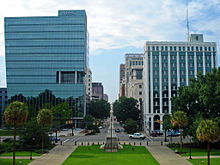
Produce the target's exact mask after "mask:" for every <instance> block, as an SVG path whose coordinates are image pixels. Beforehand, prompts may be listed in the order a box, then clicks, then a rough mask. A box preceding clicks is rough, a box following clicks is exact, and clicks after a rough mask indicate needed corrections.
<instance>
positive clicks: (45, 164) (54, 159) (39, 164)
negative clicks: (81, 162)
mask: <svg viewBox="0 0 220 165" xmlns="http://www.w3.org/2000/svg"><path fill="white" fill-rule="evenodd" d="M76 147H77V146H74V145H73V144H72V143H71V144H70V142H66V143H64V144H63V145H62V146H61V145H58V146H56V147H54V148H53V149H52V150H50V152H49V153H48V154H44V155H42V156H40V157H39V158H38V159H35V160H34V161H33V162H31V163H30V164H28V165H61V164H62V163H63V162H64V160H65V159H67V158H68V156H69V155H70V154H71V153H72V152H73V151H74V150H75V149H76Z"/></svg>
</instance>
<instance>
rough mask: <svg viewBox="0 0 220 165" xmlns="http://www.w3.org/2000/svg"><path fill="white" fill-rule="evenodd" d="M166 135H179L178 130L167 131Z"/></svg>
mask: <svg viewBox="0 0 220 165" xmlns="http://www.w3.org/2000/svg"><path fill="white" fill-rule="evenodd" d="M167 136H168V137H170V136H172V137H175V136H180V132H179V131H170V132H168V133H167Z"/></svg>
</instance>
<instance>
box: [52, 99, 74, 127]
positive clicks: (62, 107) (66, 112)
mask: <svg viewBox="0 0 220 165" xmlns="http://www.w3.org/2000/svg"><path fill="white" fill-rule="evenodd" d="M51 109H52V112H53V117H54V119H56V122H57V123H56V124H59V125H62V124H64V123H65V120H66V119H70V118H71V113H72V109H71V108H70V107H69V105H68V103H67V102H63V103H60V104H58V105H56V106H55V107H51Z"/></svg>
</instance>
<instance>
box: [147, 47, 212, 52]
mask: <svg viewBox="0 0 220 165" xmlns="http://www.w3.org/2000/svg"><path fill="white" fill-rule="evenodd" d="M147 49H148V51H150V50H153V51H155V50H157V51H159V50H161V51H168V49H169V50H170V51H177V50H178V51H186V50H187V51H194V50H195V51H215V50H216V49H215V47H210V46H209V47H206V46H205V47H204V46H148V47H147Z"/></svg>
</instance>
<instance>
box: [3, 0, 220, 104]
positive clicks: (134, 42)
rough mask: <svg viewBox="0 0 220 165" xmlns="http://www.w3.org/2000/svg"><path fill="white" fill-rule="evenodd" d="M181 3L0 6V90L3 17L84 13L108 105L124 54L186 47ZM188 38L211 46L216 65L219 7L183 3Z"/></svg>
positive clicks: (21, 2)
mask: <svg viewBox="0 0 220 165" xmlns="http://www.w3.org/2000/svg"><path fill="white" fill-rule="evenodd" d="M185 4H186V0H7V1H6V0H0V87H5V86H6V78H5V55H4V17H19V16H57V15H58V10H81V9H83V10H86V13H87V21H88V31H89V36H90V40H89V47H90V56H89V66H90V68H91V70H92V79H93V81H94V82H102V83H103V86H104V92H105V93H106V94H108V96H109V101H110V102H113V101H114V100H115V99H117V98H118V93H119V65H120V64H121V63H124V61H125V56H124V55H125V53H136V52H137V53H143V47H144V43H145V42H146V41H186V38H187V30H186V8H185ZM188 5H189V29H190V33H200V34H203V35H204V40H205V41H207V42H216V43H217V47H218V64H220V57H219V54H220V53H219V52H220V1H219V0H189V2H188Z"/></svg>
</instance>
